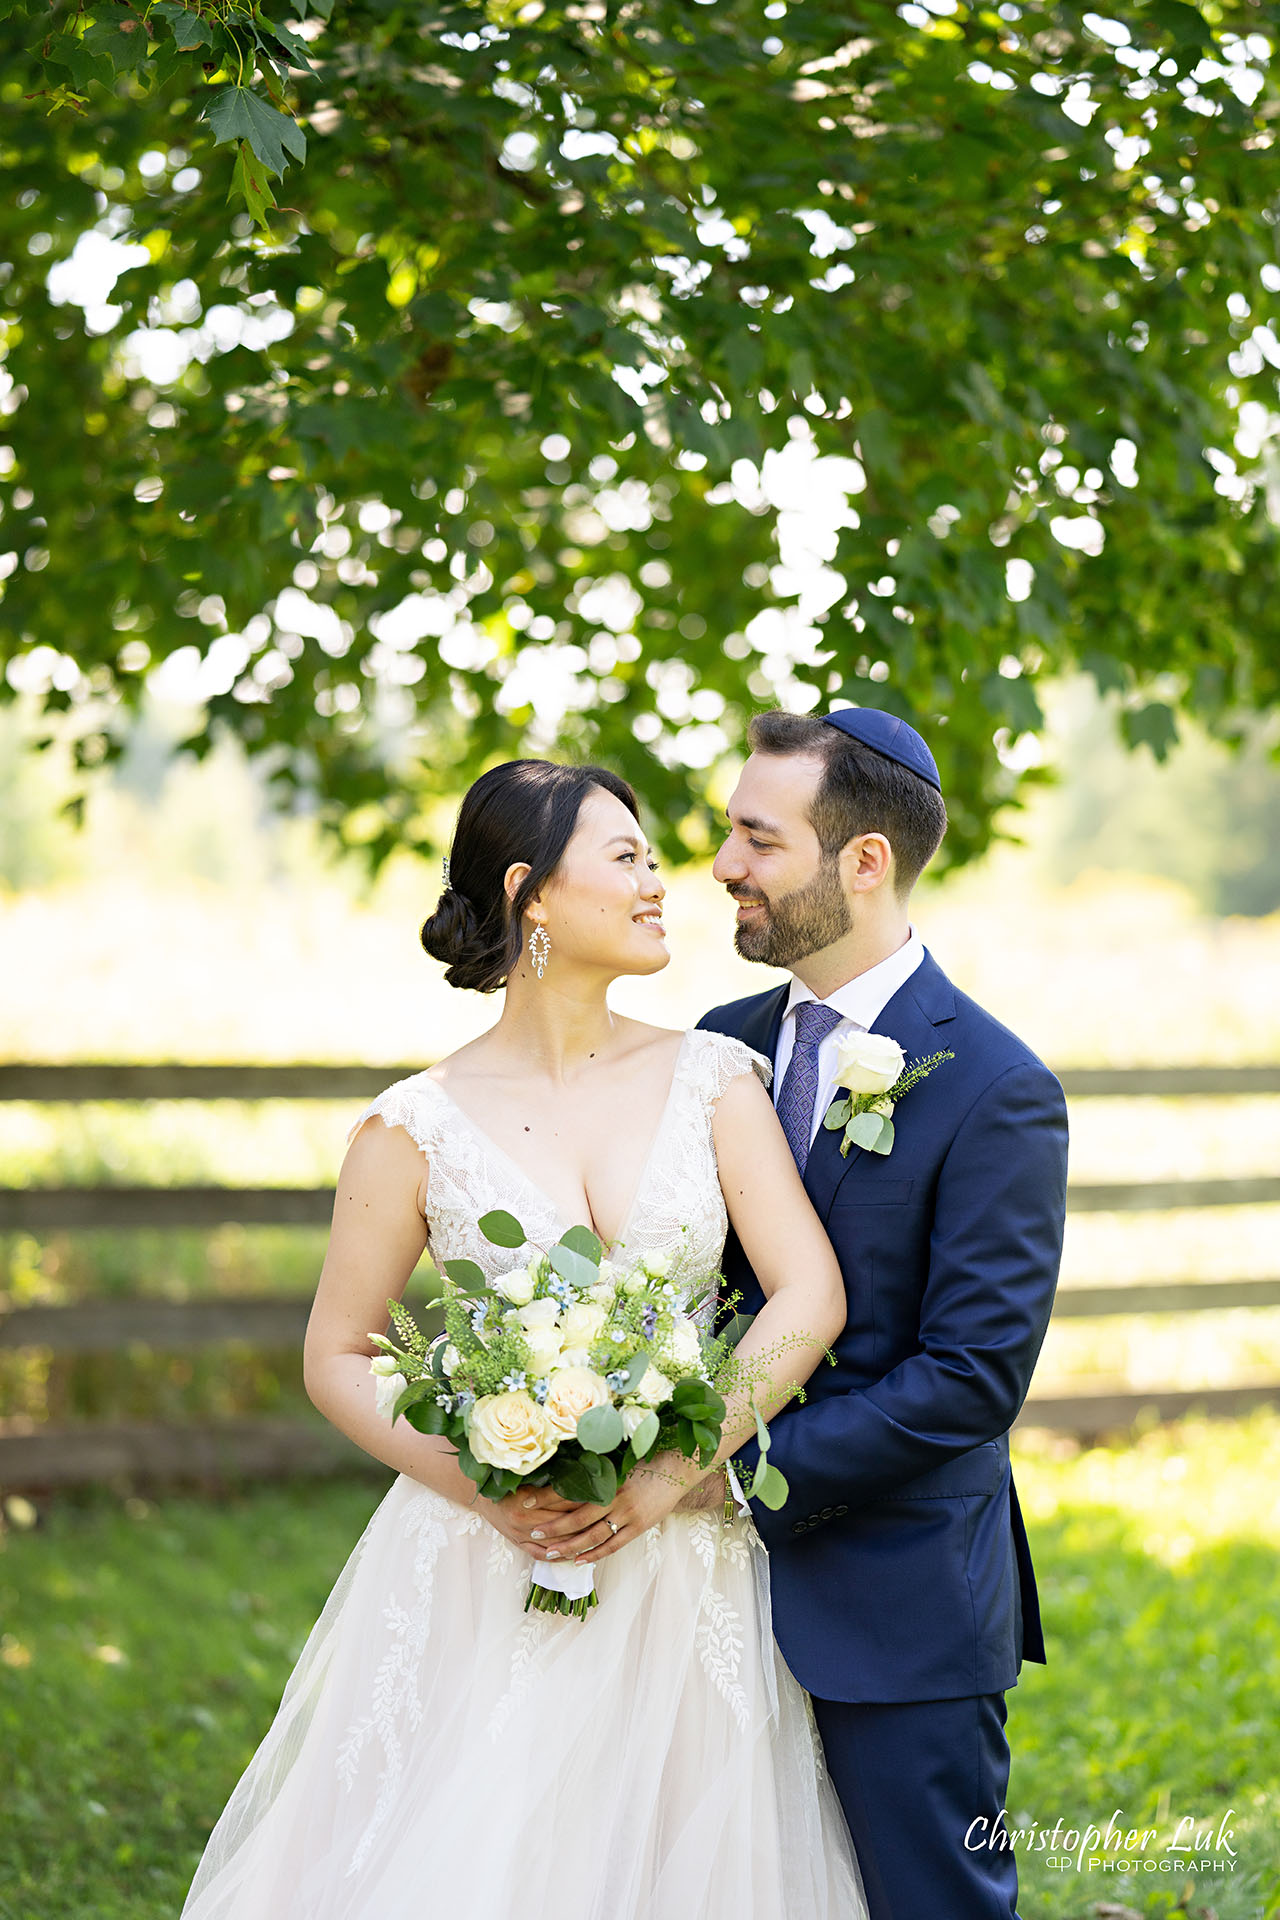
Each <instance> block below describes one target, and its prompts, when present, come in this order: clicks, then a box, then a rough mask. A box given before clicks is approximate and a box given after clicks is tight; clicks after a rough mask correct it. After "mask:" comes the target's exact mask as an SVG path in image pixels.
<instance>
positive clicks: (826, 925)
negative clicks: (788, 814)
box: [727, 860, 853, 967]
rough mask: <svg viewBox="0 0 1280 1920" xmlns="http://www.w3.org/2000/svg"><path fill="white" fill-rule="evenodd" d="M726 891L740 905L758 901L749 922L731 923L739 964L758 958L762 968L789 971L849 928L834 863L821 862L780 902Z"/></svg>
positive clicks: (739, 890)
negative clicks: (757, 910) (740, 960)
mask: <svg viewBox="0 0 1280 1920" xmlns="http://www.w3.org/2000/svg"><path fill="white" fill-rule="evenodd" d="M727 891H728V893H729V894H730V896H731V897H732V898H733V899H734V900H737V901H740V902H742V903H743V904H744V905H745V904H746V903H747V902H748V901H749V902H751V903H752V904H753V905H754V904H755V903H756V902H757V901H758V902H759V903H760V905H761V907H762V908H763V911H762V912H761V913H758V914H756V915H754V916H753V917H752V918H751V919H750V920H740V921H739V922H738V923H737V925H736V927H735V928H734V932H733V944H734V946H735V947H736V948H737V950H738V952H739V953H740V954H741V955H742V957H743V959H744V960H759V961H761V962H762V963H763V965H765V966H766V967H793V966H794V965H795V964H796V961H797V960H803V959H805V958H806V957H807V956H808V955H809V954H811V953H819V952H821V950H822V948H823V947H829V946H831V945H832V944H833V943H834V942H835V941H837V940H841V939H843V938H844V936H845V934H846V933H848V932H849V929H850V928H851V927H852V925H853V921H852V918H851V917H850V914H849V902H848V901H847V900H846V899H845V895H844V888H843V887H842V886H841V885H840V868H839V864H838V862H836V861H835V860H824V861H823V862H822V864H821V865H820V866H819V868H818V871H817V872H816V873H815V874H814V876H813V878H812V880H809V881H807V882H806V884H805V885H804V886H803V887H797V888H796V889H795V891H794V892H792V893H784V894H783V896H782V898H781V899H780V900H767V899H766V898H765V896H764V894H762V893H748V892H747V891H746V890H745V888H741V887H729V888H728V889H727Z"/></svg>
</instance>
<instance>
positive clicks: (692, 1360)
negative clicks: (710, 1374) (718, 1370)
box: [667, 1313, 702, 1367]
mask: <svg viewBox="0 0 1280 1920" xmlns="http://www.w3.org/2000/svg"><path fill="white" fill-rule="evenodd" d="M667 1352H668V1353H669V1354H670V1356H671V1358H672V1360H673V1361H674V1362H675V1364H676V1366H678V1367H696V1366H698V1365H700V1364H701V1361H702V1345H701V1342H700V1341H699V1339H698V1329H697V1328H696V1327H695V1326H694V1324H693V1322H692V1320H690V1319H688V1318H687V1317H686V1316H685V1315H684V1314H682V1313H681V1314H677V1315H676V1321H675V1325H674V1326H673V1327H672V1329H671V1336H670V1338H669V1339H668V1341H667Z"/></svg>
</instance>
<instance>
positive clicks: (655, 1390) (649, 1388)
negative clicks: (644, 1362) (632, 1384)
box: [635, 1367, 671, 1407]
mask: <svg viewBox="0 0 1280 1920" xmlns="http://www.w3.org/2000/svg"><path fill="white" fill-rule="evenodd" d="M635 1397H636V1399H637V1400H643V1402H644V1404H645V1405H646V1407H660V1406H662V1404H663V1402H664V1401H667V1400H669V1399H670V1398H671V1382H670V1381H669V1380H668V1378H667V1376H666V1374H665V1373H659V1372H658V1369H657V1368H656V1367H649V1368H648V1369H647V1370H646V1372H645V1376H644V1378H643V1380H642V1381H641V1382H640V1385H639V1386H638V1387H637V1388H636V1390H635Z"/></svg>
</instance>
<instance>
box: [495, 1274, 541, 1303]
mask: <svg viewBox="0 0 1280 1920" xmlns="http://www.w3.org/2000/svg"><path fill="white" fill-rule="evenodd" d="M493 1284H494V1286H495V1287H496V1288H497V1290H498V1292H499V1293H500V1294H502V1296H503V1298H504V1299H507V1300H510V1301H511V1302H512V1304H513V1305H514V1306H517V1307H527V1306H528V1304H529V1302H530V1301H531V1300H532V1299H533V1286H534V1281H533V1275H532V1274H531V1273H530V1271H529V1269H528V1267H512V1269H511V1271H510V1273H500V1274H499V1275H498V1277H497V1278H496V1280H495V1281H494V1283H493Z"/></svg>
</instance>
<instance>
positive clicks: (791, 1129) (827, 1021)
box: [778, 1000, 844, 1173]
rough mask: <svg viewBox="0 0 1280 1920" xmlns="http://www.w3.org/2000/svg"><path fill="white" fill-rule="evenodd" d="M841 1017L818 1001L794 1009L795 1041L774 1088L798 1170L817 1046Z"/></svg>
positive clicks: (805, 1145)
mask: <svg viewBox="0 0 1280 1920" xmlns="http://www.w3.org/2000/svg"><path fill="white" fill-rule="evenodd" d="M843 1018H844V1016H843V1014H840V1013H837V1012H836V1010H835V1008H834V1007H825V1006H823V1004H822V1002H821V1001H820V1000H802V1001H801V1002H800V1004H799V1006H798V1007H797V1008H796V1011H795V1022H796V1043H795V1047H794V1048H793V1050H792V1054H791V1058H790V1060H788V1062H787V1070H786V1072H785V1073H784V1074H783V1076H782V1085H781V1087H780V1088H779V1089H778V1118H779V1120H781V1122H782V1131H783V1132H784V1133H785V1134H786V1136H787V1145H788V1146H789V1147H790V1148H791V1151H792V1153H793V1154H794V1155H795V1162H796V1165H797V1166H798V1167H799V1169H800V1171H801V1173H803V1172H804V1168H805V1162H806V1160H807V1159H808V1158H809V1135H810V1133H811V1132H812V1130H813V1103H814V1101H815V1100H816V1099H817V1097H818V1048H819V1047H820V1046H821V1045H822V1043H823V1041H824V1040H825V1039H826V1037H827V1035H828V1034H829V1033H830V1032H831V1029H832V1028H833V1027H838V1026H839V1025H840V1022H841V1020H842V1019H843Z"/></svg>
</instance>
